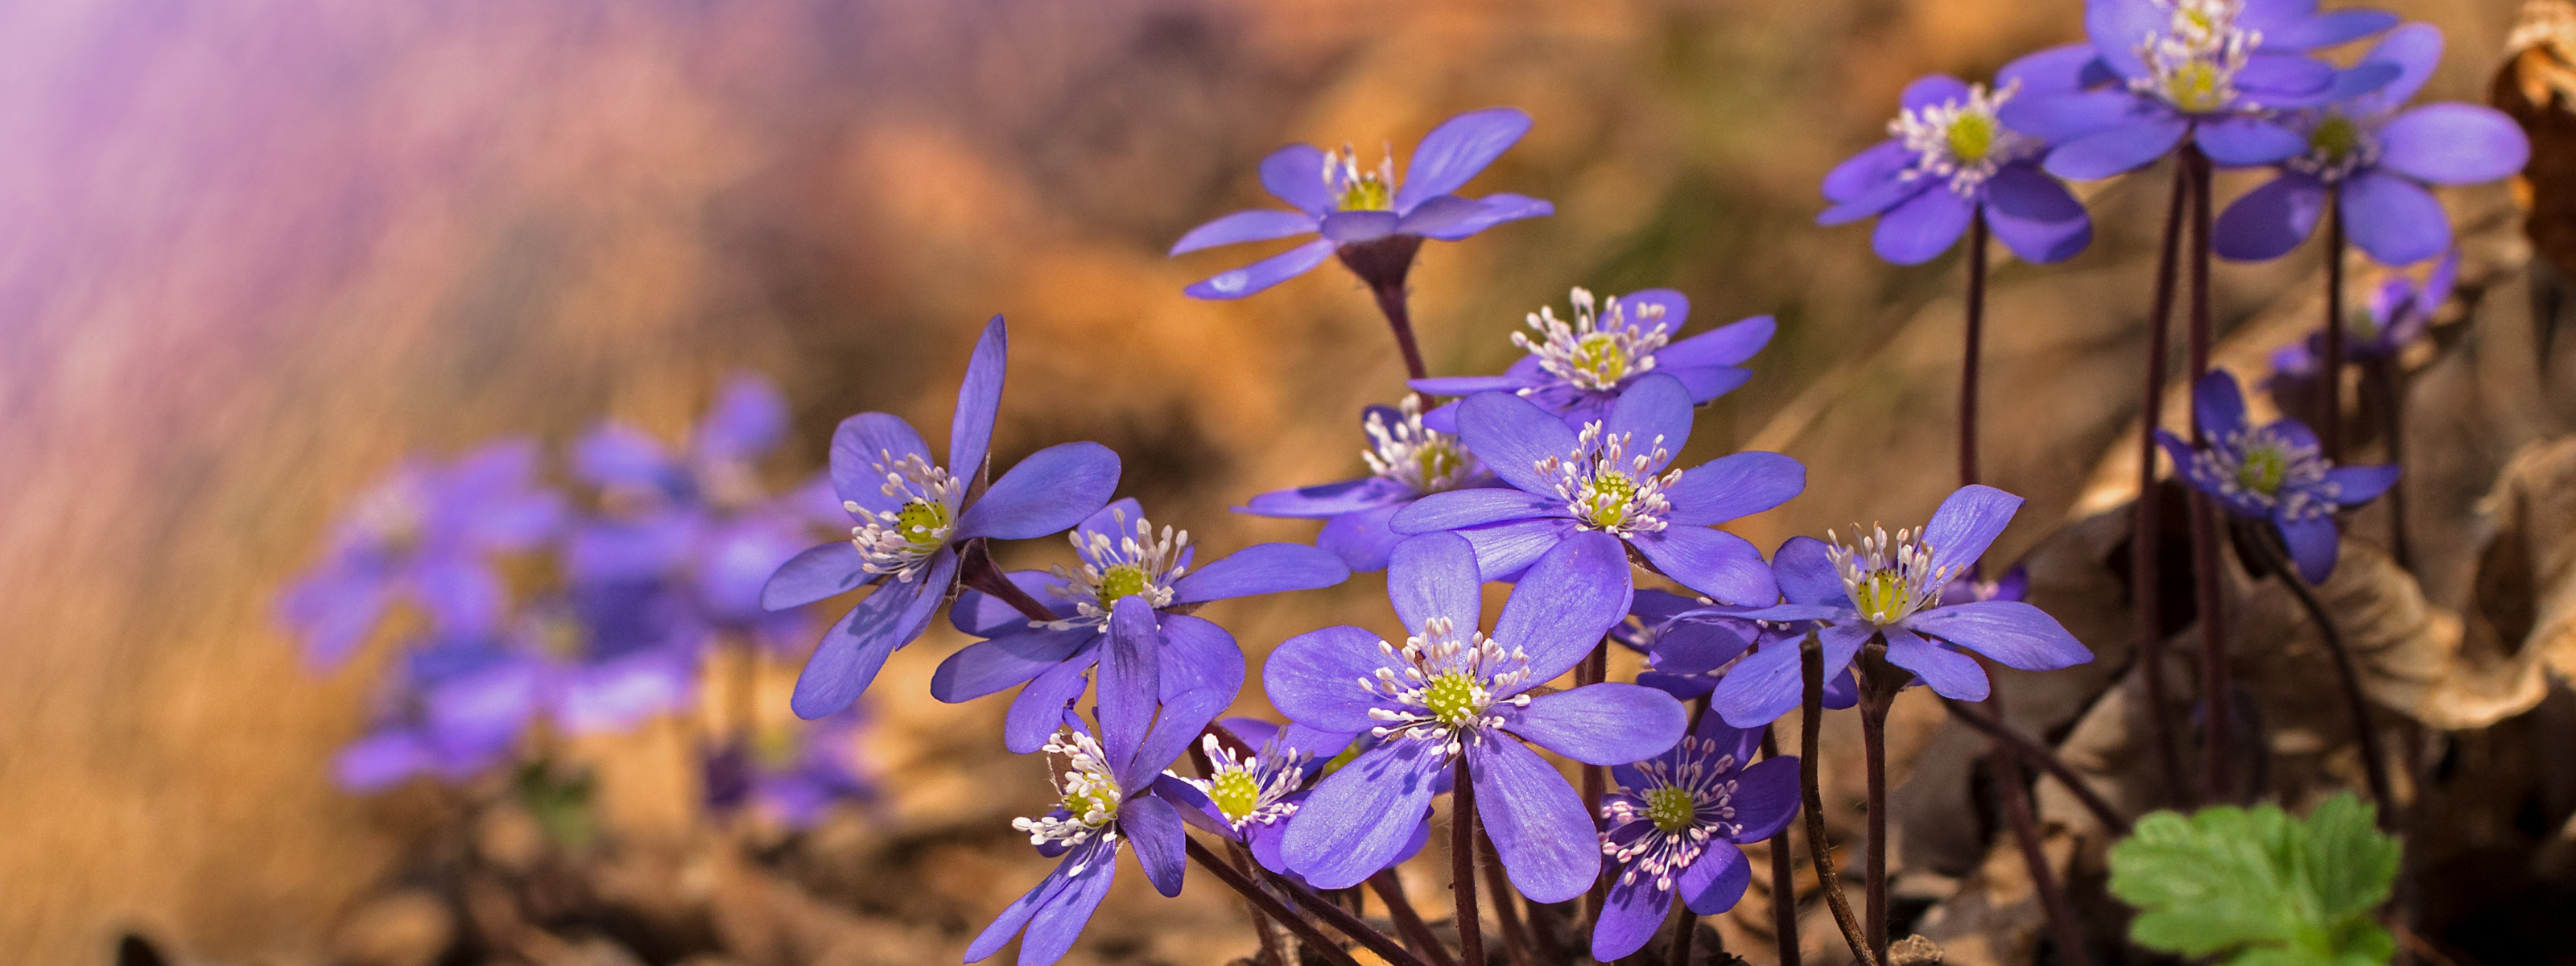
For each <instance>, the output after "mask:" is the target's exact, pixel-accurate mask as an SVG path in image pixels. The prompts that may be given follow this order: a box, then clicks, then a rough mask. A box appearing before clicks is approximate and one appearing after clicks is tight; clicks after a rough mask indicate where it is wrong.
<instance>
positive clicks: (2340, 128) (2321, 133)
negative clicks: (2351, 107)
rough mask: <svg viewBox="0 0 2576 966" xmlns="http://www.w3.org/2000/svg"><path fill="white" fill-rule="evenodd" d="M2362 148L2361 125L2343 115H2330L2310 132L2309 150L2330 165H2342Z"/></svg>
mask: <svg viewBox="0 0 2576 966" xmlns="http://www.w3.org/2000/svg"><path fill="white" fill-rule="evenodd" d="M2360 147H2361V125H2358V124H2354V123H2352V119H2351V118H2348V117H2345V116H2343V115H2341V114H2328V115H2326V117H2325V120H2322V121H2318V122H2317V127H2316V130H2313V131H2309V132H2308V150H2310V151H2312V152H2314V153H2315V154H2316V155H2317V157H2318V159H2319V160H2322V161H2324V162H2325V163H2327V164H2329V165H2333V164H2341V163H2343V159H2345V158H2348V157H2351V156H2352V153H2353V152H2354V151H2355V150H2358V149H2359V148H2360Z"/></svg>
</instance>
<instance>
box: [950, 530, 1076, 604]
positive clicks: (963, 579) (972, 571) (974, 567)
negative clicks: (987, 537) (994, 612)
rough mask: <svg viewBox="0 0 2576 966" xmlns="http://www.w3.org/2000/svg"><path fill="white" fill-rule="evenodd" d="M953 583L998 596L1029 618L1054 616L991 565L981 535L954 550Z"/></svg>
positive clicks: (1007, 575)
mask: <svg viewBox="0 0 2576 966" xmlns="http://www.w3.org/2000/svg"><path fill="white" fill-rule="evenodd" d="M957 582H958V583H961V584H964V585H966V586H968V587H971V588H974V589H976V590H980V591H983V592H985V593H987V594H991V595H993V596H994V597H998V598H1000V599H1001V601H1002V602H1003V603H1005V604H1009V605H1011V609H1013V610H1016V611H1019V612H1020V614H1021V615H1022V616H1024V617H1027V618H1028V619H1030V620H1033V621H1051V620H1055V619H1056V618H1057V616H1058V615H1057V614H1056V613H1055V611H1053V610H1051V609H1049V608H1048V607H1047V605H1045V604H1041V603H1038V601H1037V598H1034V597H1031V596H1029V593H1028V591H1025V590H1021V589H1020V585H1018V584H1015V583H1012V582H1011V578H1010V575H1009V574H1005V573H1003V572H1002V568H1000V567H998V566H995V565H994V564H993V555H992V553H991V552H990V551H988V550H986V549H985V548H984V541H983V540H982V539H981V538H978V539H974V540H969V541H966V546H965V547H963V548H961V549H960V550H959V551H958V561H957Z"/></svg>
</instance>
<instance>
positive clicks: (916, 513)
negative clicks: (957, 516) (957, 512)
mask: <svg viewBox="0 0 2576 966" xmlns="http://www.w3.org/2000/svg"><path fill="white" fill-rule="evenodd" d="M894 520H895V532H896V533H898V534H900V535H901V536H902V537H903V542H904V543H905V544H906V545H908V546H910V547H911V548H912V549H913V550H915V551H918V552H920V553H929V552H931V551H933V550H937V549H939V544H940V543H941V542H942V541H945V540H947V539H948V507H947V506H946V505H945V504H942V503H939V502H937V501H933V500H914V501H912V502H910V503H906V504H904V505H903V509H901V510H897V511H895V515H894Z"/></svg>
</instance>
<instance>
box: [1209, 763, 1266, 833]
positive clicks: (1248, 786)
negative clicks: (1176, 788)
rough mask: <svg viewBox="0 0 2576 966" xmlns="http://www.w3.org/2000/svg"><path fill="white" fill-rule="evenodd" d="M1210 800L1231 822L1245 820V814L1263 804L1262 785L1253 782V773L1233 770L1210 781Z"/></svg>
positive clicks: (1250, 812)
mask: <svg viewBox="0 0 2576 966" xmlns="http://www.w3.org/2000/svg"><path fill="white" fill-rule="evenodd" d="M1207 794H1208V800H1209V801H1212V802H1215V803H1216V810H1217V811H1218V812H1221V813H1223V814H1224V815H1225V820H1226V821H1229V822H1240V821H1243V818H1244V816H1246V815H1250V814H1252V810H1253V809H1255V808H1258V807H1260V805H1261V786H1259V785H1256V784H1253V783H1252V773H1251V772H1248V771H1231V772H1226V773H1224V774H1221V775H1218V776H1216V778H1215V779H1214V780H1212V781H1210V782H1208V793H1207Z"/></svg>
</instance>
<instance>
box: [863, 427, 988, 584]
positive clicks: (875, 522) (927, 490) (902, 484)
mask: <svg viewBox="0 0 2576 966" xmlns="http://www.w3.org/2000/svg"><path fill="white" fill-rule="evenodd" d="M877 460H878V462H877V463H876V464H875V466H874V469H875V470H876V471H877V472H878V473H879V474H881V475H883V476H884V477H885V484H884V485H883V486H880V487H879V488H878V491H879V492H882V493H884V494H885V495H887V496H893V497H904V498H905V499H904V502H903V505H902V506H901V507H898V508H896V509H895V510H893V511H891V512H883V511H881V512H877V513H869V512H867V511H866V510H864V509H861V508H860V507H859V505H858V503H857V502H856V501H845V502H843V503H842V504H841V508H842V509H844V510H848V511H849V512H850V515H851V516H853V517H856V518H858V519H859V520H860V521H861V522H860V524H859V525H858V526H855V527H852V528H850V543H851V544H853V545H855V546H857V547H858V548H859V555H860V560H859V568H860V569H861V570H863V571H866V572H868V573H871V574H893V575H894V578H895V579H896V580H899V581H909V580H911V579H913V578H914V577H915V576H918V575H919V574H920V572H921V569H922V566H923V565H924V564H926V563H928V562H929V560H930V558H931V555H933V554H936V553H938V552H939V548H941V547H943V546H946V545H947V544H948V534H949V533H950V531H952V530H954V529H955V524H956V521H957V503H958V501H959V499H961V498H962V497H963V496H964V495H965V487H964V486H962V485H960V484H959V482H958V481H957V480H955V479H952V478H950V477H949V475H948V471H947V470H944V469H941V468H939V467H936V466H932V465H930V461H928V460H925V459H922V458H921V456H920V455H918V454H913V455H907V456H905V457H904V458H902V459H900V460H898V459H895V458H894V454H893V453H891V452H887V451H884V450H880V451H878V453H877Z"/></svg>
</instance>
